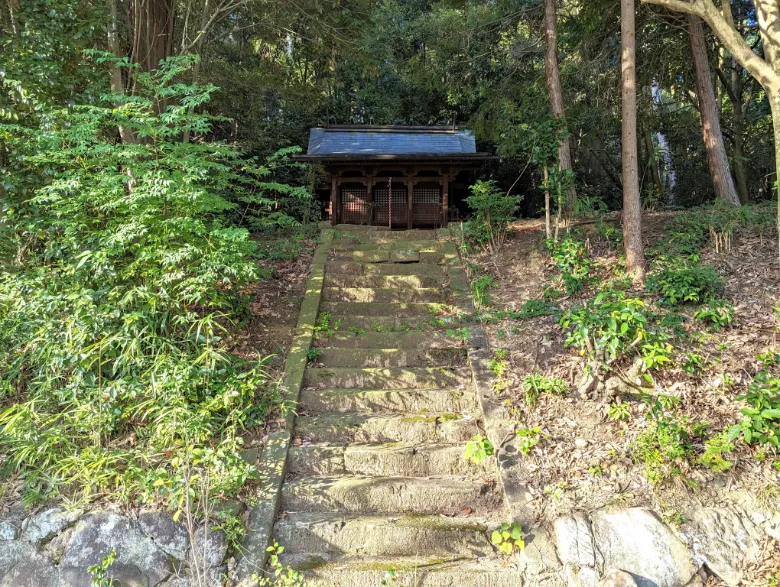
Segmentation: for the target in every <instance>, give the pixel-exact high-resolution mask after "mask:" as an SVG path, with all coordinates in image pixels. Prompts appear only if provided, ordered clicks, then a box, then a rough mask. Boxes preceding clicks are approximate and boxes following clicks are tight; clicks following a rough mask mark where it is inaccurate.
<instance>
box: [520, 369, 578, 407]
mask: <svg viewBox="0 0 780 587" xmlns="http://www.w3.org/2000/svg"><path fill="white" fill-rule="evenodd" d="M523 389H524V390H525V401H526V403H527V404H528V405H529V406H532V405H534V404H535V403H536V400H537V398H538V397H539V395H540V394H542V393H549V394H552V395H563V394H565V393H566V392H567V391H569V386H568V385H566V382H565V381H564V380H563V379H560V378H558V377H545V376H544V375H542V374H540V373H532V374H531V375H526V377H525V379H523Z"/></svg>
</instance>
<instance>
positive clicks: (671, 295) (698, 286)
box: [647, 263, 725, 305]
mask: <svg viewBox="0 0 780 587" xmlns="http://www.w3.org/2000/svg"><path fill="white" fill-rule="evenodd" d="M647 289H649V290H650V291H656V292H658V293H660V294H661V298H662V299H663V300H664V301H665V302H667V303H669V304H671V305H677V304H683V303H686V302H693V303H700V302H704V301H708V300H712V299H714V298H717V297H719V296H721V295H722V294H723V291H724V289H725V287H724V285H723V280H722V279H721V278H720V275H718V273H717V271H715V269H713V268H712V267H710V266H709V265H682V266H681V265H680V264H679V263H674V264H672V265H669V266H666V267H663V268H661V269H660V270H658V271H654V272H653V273H651V274H650V277H649V278H648V280H647Z"/></svg>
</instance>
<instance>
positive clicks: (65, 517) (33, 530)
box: [22, 507, 83, 545]
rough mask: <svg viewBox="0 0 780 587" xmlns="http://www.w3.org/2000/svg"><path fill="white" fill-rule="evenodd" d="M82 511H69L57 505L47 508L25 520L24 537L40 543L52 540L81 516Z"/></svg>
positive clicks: (34, 542)
mask: <svg viewBox="0 0 780 587" xmlns="http://www.w3.org/2000/svg"><path fill="white" fill-rule="evenodd" d="M82 513H83V512H81V511H77V510H74V511H68V510H66V509H64V508H60V507H56V508H51V509H48V510H45V511H43V512H40V513H38V514H35V515H33V516H30V517H29V518H27V520H25V523H24V529H23V530H22V539H23V540H27V541H29V542H32V543H33V544H36V545H37V544H40V543H42V542H45V541H47V540H50V539H51V538H53V537H54V536H56V535H57V534H59V533H60V532H62V531H63V530H64V529H65V528H67V527H68V526H70V525H72V524H74V523H75V522H76V520H78V519H79V517H81V514H82Z"/></svg>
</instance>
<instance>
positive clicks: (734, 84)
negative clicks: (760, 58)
mask: <svg viewBox="0 0 780 587" xmlns="http://www.w3.org/2000/svg"><path fill="white" fill-rule="evenodd" d="M735 65H736V64H734V63H733V64H732V68H731V88H732V93H733V94H734V96H735V100H734V101H733V102H732V107H733V108H734V116H733V124H732V125H733V127H734V157H733V159H734V176H735V179H736V181H737V191H738V192H739V199H740V201H741V202H744V203H747V202H748V201H750V190H749V188H748V172H747V165H746V163H747V161H746V159H745V111H744V109H743V108H742V78H741V77H740V75H739V71H738V70H737V68H736V67H735Z"/></svg>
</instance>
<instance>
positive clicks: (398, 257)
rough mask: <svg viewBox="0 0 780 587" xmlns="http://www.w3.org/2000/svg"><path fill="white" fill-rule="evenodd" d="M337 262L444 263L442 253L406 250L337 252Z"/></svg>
mask: <svg viewBox="0 0 780 587" xmlns="http://www.w3.org/2000/svg"><path fill="white" fill-rule="evenodd" d="M332 258H333V260H335V261H352V262H355V263H432V264H441V263H443V262H444V255H443V254H442V253H441V252H438V251H436V252H429V251H422V252H417V251H405V250H390V251H387V250H384V251H382V250H377V249H374V250H370V251H335V252H334V253H333V257H332Z"/></svg>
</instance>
